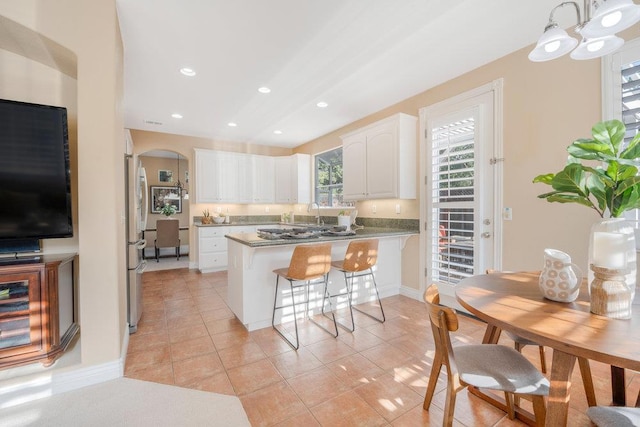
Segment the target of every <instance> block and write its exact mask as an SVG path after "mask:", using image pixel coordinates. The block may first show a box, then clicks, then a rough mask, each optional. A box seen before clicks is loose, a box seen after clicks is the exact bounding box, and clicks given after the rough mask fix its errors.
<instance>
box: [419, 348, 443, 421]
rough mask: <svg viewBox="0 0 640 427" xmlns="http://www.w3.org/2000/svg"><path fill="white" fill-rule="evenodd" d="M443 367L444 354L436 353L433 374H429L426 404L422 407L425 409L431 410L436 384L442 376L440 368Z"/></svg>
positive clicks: (425, 396) (432, 368)
mask: <svg viewBox="0 0 640 427" xmlns="http://www.w3.org/2000/svg"><path fill="white" fill-rule="evenodd" d="M441 369H442V355H440V354H438V353H436V355H435V357H434V358H433V365H432V366H431V374H429V384H428V385H427V392H426V393H425V395H424V404H423V405H422V407H423V408H424V410H425V411H428V410H429V406H430V405H431V399H433V394H434V393H435V391H436V384H437V383H438V377H439V376H440V370H441Z"/></svg>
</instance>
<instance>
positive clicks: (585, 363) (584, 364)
mask: <svg viewBox="0 0 640 427" xmlns="http://www.w3.org/2000/svg"><path fill="white" fill-rule="evenodd" d="M578 366H579V367H580V374H581V375H582V384H583V385H584V393H585V395H586V396H587V403H588V404H589V406H596V405H597V403H596V393H595V391H594V390H593V378H591V367H590V366H589V360H588V359H585V358H584V357H578Z"/></svg>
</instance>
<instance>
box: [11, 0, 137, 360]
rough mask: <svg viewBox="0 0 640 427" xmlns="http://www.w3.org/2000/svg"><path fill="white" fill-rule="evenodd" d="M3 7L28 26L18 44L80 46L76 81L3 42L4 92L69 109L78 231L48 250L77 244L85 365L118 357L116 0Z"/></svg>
mask: <svg viewBox="0 0 640 427" xmlns="http://www.w3.org/2000/svg"><path fill="white" fill-rule="evenodd" d="M0 16H2V17H3V18H4V19H8V20H11V21H14V23H16V24H20V25H22V26H24V27H26V28H27V29H29V30H30V31H27V32H24V33H15V34H12V36H13V37H17V38H18V42H19V43H18V44H20V42H23V43H24V44H25V45H29V43H27V42H30V41H33V40H35V41H37V40H38V39H39V37H40V36H44V37H47V38H49V39H51V40H52V41H53V42H55V43H57V44H59V45H61V46H62V47H64V48H65V49H68V50H69V51H71V52H73V54H74V55H75V58H76V61H77V62H76V63H77V76H78V77H77V80H73V79H71V78H69V77H67V76H65V75H64V74H62V73H60V72H58V71H56V70H55V69H53V68H50V69H46V68H43V66H41V65H40V64H38V63H36V62H35V61H34V59H35V60H37V59H38V58H36V57H35V56H31V55H30V52H29V51H28V50H27V51H26V53H24V54H22V55H21V54H15V53H9V52H7V51H0V55H1V60H0V80H2V94H1V95H2V96H3V97H7V98H14V99H19V100H27V101H33V102H44V103H54V104H59V105H60V104H61V105H64V106H66V107H67V108H69V109H70V112H71V113H72V114H71V115H70V123H69V124H70V126H71V128H72V133H73V145H72V149H73V153H74V154H73V156H75V158H74V157H72V165H73V166H72V167H73V171H74V172H75V173H74V175H73V180H74V198H75V202H74V203H75V205H76V206H77V207H76V210H75V212H74V214H75V218H74V230H75V237H74V238H73V239H65V240H63V239H58V240H56V241H47V242H45V249H46V250H48V251H60V252H62V251H67V250H77V251H78V252H79V253H80V262H79V264H80V265H79V309H80V310H79V311H80V313H79V316H80V319H79V321H80V327H81V335H82V346H81V353H82V354H81V357H82V364H83V365H95V364H99V363H103V362H108V361H114V360H117V359H118V358H119V357H120V353H121V343H122V340H123V338H124V334H125V333H126V298H125V273H126V264H125V257H124V249H125V246H124V220H123V218H124V217H123V215H124V197H123V194H122V193H123V192H122V189H123V186H124V166H123V163H124V162H123V153H124V143H123V136H122V128H123V120H122V111H121V99H122V44H121V38H120V33H119V31H118V25H117V19H116V9H115V1H114V0H94V1H91V2H87V1H83V0H56V1H55V2H52V1H47V0H21V1H19V2H18V1H11V0H3V1H0ZM26 33H31V36H25V34H26ZM43 49H45V52H48V53H50V54H51V56H52V57H53V58H55V57H56V55H58V54H59V53H58V52H55V51H54V50H51V49H50V48H49V47H48V46H46V44H43ZM47 49H48V50H47ZM20 56H24V58H21V57H20ZM45 56H46V55H45ZM61 59H64V60H65V61H66V59H65V58H61ZM65 61H63V62H65ZM54 63H55V61H54ZM65 63H66V62H65ZM18 82H19V83H18Z"/></svg>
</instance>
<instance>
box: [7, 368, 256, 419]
mask: <svg viewBox="0 0 640 427" xmlns="http://www.w3.org/2000/svg"><path fill="white" fill-rule="evenodd" d="M0 425H2V426H3V427H17V426H20V427H24V426H47V427H53V426H56V427H57V426H60V427H62V426H65V427H69V426H92V427H95V426H136V427H138V426H154V427H155V426H250V425H251V424H250V423H249V419H248V418H247V414H246V413H245V412H244V409H243V407H242V404H241V403H240V399H238V398H237V397H235V396H227V395H224V394H216V393H209V392H205V391H199V390H191V389H187V388H181V387H174V386H170V385H165V384H157V383H152V382H147V381H139V380H133V379H130V378H118V379H116V380H112V381H107V382H104V383H100V384H96V385H92V386H88V387H84V388H81V389H78V390H73V391H69V392H66V393H61V394H56V395H53V396H51V397H47V398H43V399H39V400H36V401H33V402H29V403H25V404H23V405H18V406H14V407H11V408H6V409H2V410H0Z"/></svg>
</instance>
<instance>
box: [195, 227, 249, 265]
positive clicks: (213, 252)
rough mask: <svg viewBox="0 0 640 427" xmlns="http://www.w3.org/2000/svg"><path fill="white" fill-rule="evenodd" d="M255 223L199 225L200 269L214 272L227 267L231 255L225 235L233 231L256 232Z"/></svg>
mask: <svg viewBox="0 0 640 427" xmlns="http://www.w3.org/2000/svg"><path fill="white" fill-rule="evenodd" d="M258 228H259V227H258V226H255V225H243V226H234V225H230V226H228V227H198V270H200V272H202V273H212V272H214V271H222V270H226V269H227V264H228V262H229V255H228V251H227V241H228V239H227V238H226V237H224V236H226V235H227V234H232V233H255V231H256V230H257V229H258Z"/></svg>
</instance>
